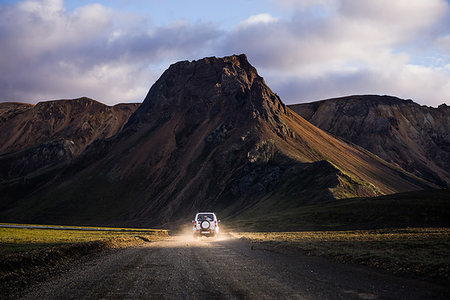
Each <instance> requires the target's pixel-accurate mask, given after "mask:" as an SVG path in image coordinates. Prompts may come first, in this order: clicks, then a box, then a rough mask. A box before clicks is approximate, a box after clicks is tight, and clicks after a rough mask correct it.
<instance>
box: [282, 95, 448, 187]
mask: <svg viewBox="0 0 450 300" xmlns="http://www.w3.org/2000/svg"><path fill="white" fill-rule="evenodd" d="M289 107H290V108H291V109H292V110H294V111H295V112H296V113H298V114H299V115H301V116H302V117H304V118H305V119H306V120H308V121H310V122H311V123H313V124H314V125H316V126H318V127H319V128H321V129H323V130H325V131H327V132H329V133H332V134H333V135H336V136H339V137H342V138H344V139H346V140H348V141H351V142H353V143H355V144H357V145H359V146H362V147H364V148H365V149H367V150H369V151H370V152H372V153H375V154H376V155H378V156H380V157H381V158H383V159H385V160H387V161H389V162H392V163H395V164H398V165H399V166H400V167H402V168H404V169H405V170H407V171H409V172H411V173H413V174H415V175H417V176H419V177H422V178H424V179H426V180H428V181H431V182H434V183H435V184H438V185H440V186H442V187H448V186H450V173H449V170H450V107H448V106H446V105H445V104H443V105H441V106H439V107H438V108H433V107H427V106H420V105H419V104H416V103H414V102H412V101H410V100H408V101H406V100H401V99H398V98H395V97H390V96H370V95H368V96H350V97H343V98H335V99H329V100H323V101H317V102H312V103H304V104H297V105H291V106H289Z"/></svg>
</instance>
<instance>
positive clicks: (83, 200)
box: [0, 55, 435, 226]
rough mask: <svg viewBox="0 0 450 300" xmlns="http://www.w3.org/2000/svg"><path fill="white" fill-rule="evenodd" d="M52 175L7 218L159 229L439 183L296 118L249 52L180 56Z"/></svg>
mask: <svg viewBox="0 0 450 300" xmlns="http://www.w3.org/2000/svg"><path fill="white" fill-rule="evenodd" d="M54 172H55V173H54V174H50V173H45V174H41V175H40V176H42V177H39V176H36V177H35V178H33V188H32V189H31V190H34V191H35V192H34V193H31V194H28V193H26V192H24V194H22V195H20V197H18V196H17V195H14V196H11V197H9V198H8V199H7V201H6V202H7V203H8V208H7V209H3V210H2V211H1V212H0V217H2V218H22V220H34V221H36V222H39V221H41V220H47V221H48V220H52V222H59V221H60V220H65V222H66V223H84V224H104V225H111V224H113V225H117V224H122V225H132V226H154V225H159V226H160V225H161V224H168V223H170V221H171V220H173V219H182V218H185V217H186V214H192V213H193V212H195V211H198V210H204V209H208V210H209V209H211V210H216V211H220V212H221V213H222V214H223V215H224V216H233V215H236V214H239V213H240V212H242V211H243V210H246V209H249V208H252V207H257V206H259V205H262V204H264V205H266V204H267V202H269V203H270V205H273V207H274V208H275V210H276V209H289V208H292V207H299V206H301V205H304V204H313V203H320V202H322V201H327V200H330V199H336V198H337V199H340V198H348V197H354V196H375V195H381V194H386V193H395V192H401V191H411V190H421V189H427V188H434V187H435V186H434V185H432V184H430V183H428V182H426V181H424V180H421V179H419V178H417V177H415V176H413V175H411V174H409V173H407V172H405V171H403V170H402V169H401V168H398V167H395V166H393V165H391V164H389V163H387V162H385V161H383V160H381V159H380V158H378V157H376V156H375V155H373V154H371V153H369V152H368V151H366V150H364V149H360V148H358V147H354V146H351V145H350V144H347V143H346V142H344V141H342V140H339V139H337V138H335V137H332V136H330V135H329V134H327V133H326V132H324V131H323V130H321V129H319V128H317V127H315V126H314V125H312V124H311V123H309V122H308V121H306V120H305V119H303V118H302V117H300V116H299V115H297V114H296V113H295V112H293V111H292V110H291V109H289V108H288V107H286V105H285V104H284V103H283V102H282V101H281V99H280V98H279V97H278V96H277V95H276V94H275V93H273V92H272V91H271V90H270V88H269V87H268V86H267V85H266V84H265V82H264V80H263V78H262V77H260V76H259V75H258V73H257V71H256V69H255V68H254V67H252V66H251V65H250V63H249V62H248V60H247V58H246V56H245V55H235V56H230V57H224V58H215V57H209V58H204V59H201V60H198V61H192V62H186V61H185V62H179V63H176V64H173V65H171V66H170V67H169V68H168V70H166V71H165V72H164V73H163V75H161V77H160V78H159V79H158V80H157V81H156V82H155V84H154V85H153V86H152V87H151V88H150V91H149V93H148V94H147V96H146V98H145V100H144V102H143V103H142V104H141V105H140V106H139V108H137V109H136V111H135V112H134V113H133V114H132V115H131V116H130V118H129V120H128V122H127V123H126V125H125V126H124V127H123V129H122V130H121V131H120V132H118V133H117V134H116V135H114V136H111V137H110V138H107V139H99V140H97V141H96V142H94V143H91V144H90V145H89V146H88V147H87V148H86V150H85V151H84V152H83V153H82V154H81V155H79V156H78V157H77V158H76V159H75V160H73V162H71V163H70V164H69V165H68V166H66V167H63V168H62V169H60V170H55V171H54ZM48 177H50V178H52V179H51V180H50V181H48ZM44 179H45V180H44ZM14 184H16V187H19V186H20V187H22V188H21V190H24V191H26V189H25V188H24V187H26V186H27V184H31V183H23V182H21V181H16V182H15V183H14ZM9 187H11V186H9ZM11 189H13V190H14V191H16V190H17V188H11ZM11 189H10V190H11ZM0 191H2V189H1V186H0ZM5 194H7V193H5ZM277 203H278V204H277ZM43 208H45V209H43ZM24 212H25V213H24Z"/></svg>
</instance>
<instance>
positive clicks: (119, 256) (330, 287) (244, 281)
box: [12, 236, 450, 299]
mask: <svg viewBox="0 0 450 300" xmlns="http://www.w3.org/2000/svg"><path fill="white" fill-rule="evenodd" d="M12 297H13V298H15V296H14V295H12ZM22 297H23V298H24V299H155V298H158V299H159V298H162V299H179V298H182V299H183V298H184V299H186V298H187V299H201V298H206V297H208V298H210V299H264V298H266V299H283V298H289V299H449V298H450V290H449V288H448V287H446V286H445V285H439V284H435V283H432V282H431V281H425V280H419V279H407V278H402V277H396V276H393V275H389V274H387V273H384V272H382V271H378V270H374V269H372V268H369V267H364V266H356V265H346V264H337V263H333V262H330V261H329V260H327V259H325V258H320V257H311V256H304V255H301V254H299V253H296V254H295V255H294V254H293V253H292V254H289V253H279V252H274V251H270V249H267V248H265V249H262V248H261V249H260V248H259V247H258V246H253V247H252V245H251V244H250V243H249V242H247V241H245V240H240V239H232V238H222V239H218V240H213V239H206V238H202V239H199V240H192V239H191V238H190V237H189V236H187V237H183V236H176V237H171V238H170V239H168V240H165V241H158V242H152V243H147V244H145V245H143V246H140V247H133V248H126V249H120V250H116V251H112V252H106V253H102V254H99V255H98V256H95V257H93V258H92V259H89V260H87V261H84V262H83V263H80V264H79V265H78V266H76V267H75V268H72V269H71V270H70V271H66V272H64V273H62V274H60V275H57V276H54V277H53V278H52V279H51V280H49V281H47V282H44V283H40V284H37V285H34V286H31V287H29V289H28V290H25V291H24V292H23V293H22Z"/></svg>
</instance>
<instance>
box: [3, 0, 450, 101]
mask: <svg viewBox="0 0 450 300" xmlns="http://www.w3.org/2000/svg"><path fill="white" fill-rule="evenodd" d="M269 1H271V0H269ZM272 3H276V5H277V6H278V10H274V12H272V11H268V12H266V13H262V14H256V13H255V14H253V15H251V16H250V17H248V18H247V19H244V20H242V21H241V22H240V23H237V24H236V25H235V27H234V29H232V30H229V31H223V30H219V29H218V28H219V27H220V24H216V23H214V21H213V20H212V21H209V20H208V19H199V21H198V22H196V23H190V22H187V21H177V22H173V23H169V24H167V25H164V26H161V25H157V24H154V23H152V19H151V17H149V16H145V15H143V14H141V15H139V14H133V13H130V12H128V13H125V12H121V11H117V10H114V9H112V8H109V7H105V6H103V5H100V4H90V5H86V6H82V7H79V8H78V9H76V10H74V11H67V10H66V9H65V7H64V2H63V1H62V0H43V1H37V0H26V1H23V2H20V3H19V4H15V5H0V69H1V70H2V72H0V101H32V100H34V101H36V100H48V99H58V98H71V97H78V96H89V97H92V98H95V99H97V100H99V101H102V102H106V103H110V104H113V103H117V102H122V101H131V100H134V101H139V100H142V99H143V98H144V97H145V94H146V92H147V90H148V89H149V87H150V85H151V84H152V83H153V81H154V80H156V79H157V77H158V76H159V75H160V74H161V73H162V72H163V71H164V69H166V68H167V67H168V66H169V64H171V63H173V62H175V61H178V60H185V59H198V58H201V57H204V56H212V55H215V56H223V55H230V54H235V53H247V56H248V58H249V60H250V62H251V63H252V64H254V65H255V67H257V68H258V70H259V73H260V74H261V75H262V76H264V77H265V78H266V82H267V83H268V84H269V85H270V87H271V88H272V90H274V91H276V92H277V93H278V94H279V95H280V96H282V99H283V100H284V101H285V102H287V103H294V102H298V101H308V100H313V99H320V98H326V97H334V96H342V95H347V94H357V93H363V94H367V93H378V94H393V95H397V96H399V97H403V98H412V99H413V100H416V101H418V102H420V103H421V104H428V105H434V106H436V105H438V104H440V103H442V102H443V101H444V100H445V101H447V103H449V101H450V99H449V97H448V96H447V94H448V91H449V90H450V88H449V82H450V70H449V68H448V66H449V65H450V57H449V54H448V53H450V42H449V41H450V38H449V37H450V5H449V3H448V2H446V1H443V0H414V1H409V0H408V1H407V0H395V1H392V0H377V1H372V0H359V1H350V0H301V1H300V0H298V1H296V0H279V1H272ZM280 9H281V11H282V13H281V14H277V13H276V12H277V11H278V12H279V11H280ZM275 16H276V17H275ZM203 18H207V16H204V17H203ZM449 104H450V103H449Z"/></svg>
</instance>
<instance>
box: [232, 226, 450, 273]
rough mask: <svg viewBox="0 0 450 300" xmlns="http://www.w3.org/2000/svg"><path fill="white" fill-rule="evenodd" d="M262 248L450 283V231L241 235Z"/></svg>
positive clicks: (256, 233) (420, 230)
mask: <svg viewBox="0 0 450 300" xmlns="http://www.w3.org/2000/svg"><path fill="white" fill-rule="evenodd" d="M233 235H234V236H236V237H244V238H247V239H250V240H251V241H252V242H253V243H255V244H256V245H259V246H260V247H271V248H275V249H277V248H278V249H290V250H292V249H294V250H301V251H305V252H306V253H307V254H309V255H315V256H325V257H331V258H332V259H334V260H336V261H339V262H343V263H357V264H364V265H369V266H372V267H377V268H381V269H385V270H388V271H391V272H393V273H407V274H412V275H416V276H424V277H428V278H432V279H440V280H445V281H448V280H450V252H449V251H448V249H450V228H406V229H380V230H355V231H315V232H314V231H311V232H240V233H233Z"/></svg>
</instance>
